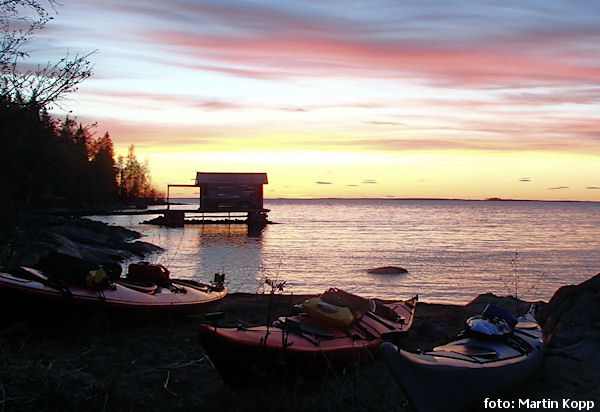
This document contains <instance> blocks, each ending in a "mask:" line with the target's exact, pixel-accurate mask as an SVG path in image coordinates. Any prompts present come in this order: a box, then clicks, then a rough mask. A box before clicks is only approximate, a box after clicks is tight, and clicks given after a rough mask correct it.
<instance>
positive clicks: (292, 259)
mask: <svg viewBox="0 0 600 412" xmlns="http://www.w3.org/2000/svg"><path fill="white" fill-rule="evenodd" d="M186 202H189V203H191V204H196V203H194V202H195V201H193V200H191V201H186ZM265 207H266V208H268V209H271V212H270V213H269V219H270V220H271V221H273V222H277V223H278V224H273V225H268V226H267V227H266V228H265V229H263V230H262V232H260V233H258V234H257V233H250V234H249V233H248V229H247V227H246V225H204V226H202V225H189V226H186V227H185V229H181V228H163V227H157V226H152V225H144V224H140V222H141V221H143V220H146V219H149V218H150V217H148V216H114V217H102V218H97V219H99V220H102V221H105V222H108V223H111V224H118V225H122V226H126V227H129V228H132V229H134V230H137V231H139V232H141V233H142V234H144V238H143V239H142V240H145V241H148V242H151V243H154V244H156V245H159V246H161V247H163V248H165V249H166V251H165V252H164V253H162V254H160V255H156V256H152V257H150V260H151V261H153V262H156V263H162V264H164V265H165V266H167V267H168V268H169V269H170V270H171V272H172V275H173V276H174V277H181V278H193V279H201V280H208V279H209V278H212V276H213V274H214V273H215V272H225V273H226V275H227V280H228V285H229V288H230V291H232V292H256V291H257V290H260V288H261V285H262V284H263V282H262V280H263V279H264V278H265V277H269V278H276V279H278V280H280V281H283V280H285V281H286V282H287V283H286V285H285V286H286V289H285V290H286V292H288V293H289V292H293V293H296V294H299V293H320V292H323V291H324V290H326V289H327V288H329V287H332V286H335V287H339V288H343V289H346V290H348V291H351V292H354V293H358V294H361V295H364V296H369V297H381V298H403V297H409V296H411V295H413V294H416V293H418V294H419V296H420V299H421V300H424V301H428V302H445V303H459V304H464V303H467V302H469V301H470V300H472V299H473V298H474V297H476V296H477V295H478V294H480V293H486V292H492V293H496V294H501V295H506V294H507V289H506V287H505V283H506V282H509V281H510V280H511V279H512V277H513V275H514V273H515V272H514V269H513V266H512V265H511V259H513V258H514V257H515V252H518V257H519V262H518V265H517V267H516V270H517V272H516V273H517V275H518V277H519V279H520V285H519V294H520V295H521V296H523V298H525V299H542V300H548V299H550V298H551V297H552V294H553V293H554V291H555V290H556V289H557V288H558V287H560V286H562V285H565V284H572V283H579V282H581V281H584V280H586V279H588V278H589V277H591V276H593V275H594V274H596V273H598V272H600V203H586V202H581V203H579V202H578V203H570V202H520V201H514V202H513V201H508V202H499V201H498V202H496V201H484V202H479V201H454V200H392V199H390V200H381V199H379V200H372V199H352V200H347V199H316V200H283V199H281V200H265ZM391 265H393V266H401V267H403V268H406V269H407V270H408V273H407V274H403V275H371V274H368V273H366V270H367V269H369V268H374V267H378V266H391ZM503 277H504V278H505V281H502V278H503ZM532 285H535V287H534V288H533V289H532V288H531V286H532Z"/></svg>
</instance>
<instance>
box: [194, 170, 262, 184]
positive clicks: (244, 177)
mask: <svg viewBox="0 0 600 412" xmlns="http://www.w3.org/2000/svg"><path fill="white" fill-rule="evenodd" d="M211 183H217V184H223V183H225V184H227V183H230V184H250V185H265V184H268V183H269V181H268V180H267V174H266V173H204V172H196V185H197V186H199V185H202V184H211Z"/></svg>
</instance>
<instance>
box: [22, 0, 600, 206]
mask: <svg viewBox="0 0 600 412" xmlns="http://www.w3.org/2000/svg"><path fill="white" fill-rule="evenodd" d="M61 4H62V6H59V7H58V9H57V14H56V15H55V18H54V20H53V21H51V22H50V23H49V24H48V25H47V26H46V28H45V29H44V30H43V31H41V32H39V33H38V34H37V35H36V37H35V41H32V42H31V43H30V45H29V49H30V55H31V58H30V59H29V60H28V61H29V62H30V63H31V62H35V63H42V64H43V63H45V62H46V61H47V60H48V59H53V60H55V59H57V58H60V57H63V56H65V55H66V54H67V53H68V54H69V55H70V56H73V55H75V54H77V53H86V52H90V51H93V50H97V53H96V54H94V55H93V56H92V57H91V60H92V61H93V63H94V76H93V78H91V79H88V80H86V81H85V82H84V83H83V84H82V85H81V87H80V89H79V91H78V92H77V93H75V94H73V95H70V96H69V100H66V101H64V102H63V104H62V106H63V107H62V108H57V109H55V113H56V114H57V115H64V113H65V111H69V110H70V111H72V115H73V116H77V119H78V120H80V121H81V122H83V123H84V124H87V123H93V122H97V123H98V127H97V129H96V130H97V133H98V134H99V135H100V134H103V133H104V132H105V131H108V132H109V133H110V135H111V137H112V139H113V141H114V143H115V147H116V149H117V152H118V153H120V154H125V153H126V151H127V147H128V146H129V145H130V144H131V143H133V144H135V147H136V153H137V155H138V158H140V159H146V158H147V159H148V160H149V162H150V166H151V170H152V177H153V181H154V182H155V183H156V186H157V187H158V188H159V189H163V190H165V189H166V184H167V183H181V184H188V183H192V180H193V178H194V177H195V172H196V171H203V172H267V173H268V176H269V185H267V186H265V196H266V197H271V198H275V197H384V198H385V197H397V198H413V197H428V198H429V197H435V198H438V197H441V198H467V199H482V198H488V197H502V198H517V199H556V200H567V199H568V200H595V201H600V17H599V16H600V2H597V1H545V0H544V1H542V0H540V1H527V0H519V1H419V2H408V1H399V0H385V1H384V0H382V1H375V0H366V1H351V2H349V1H324V2H323V1H297V2H291V1H273V0H266V1H200V0H195V1H194V0H189V1H185V0H173V1H164V0H145V1H134V0H114V1H113V0H108V1H107V0H102V1H100V0H75V1H72V0H63V1H61ZM187 193H190V192H187ZM185 194H186V193H182V195H185Z"/></svg>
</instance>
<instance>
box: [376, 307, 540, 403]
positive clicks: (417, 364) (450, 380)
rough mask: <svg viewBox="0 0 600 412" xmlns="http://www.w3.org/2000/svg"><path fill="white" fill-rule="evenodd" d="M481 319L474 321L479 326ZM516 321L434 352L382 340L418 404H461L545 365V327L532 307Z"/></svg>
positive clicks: (388, 357)
mask: <svg viewBox="0 0 600 412" xmlns="http://www.w3.org/2000/svg"><path fill="white" fill-rule="evenodd" d="M480 320H481V319H475V322H471V323H472V324H473V323H474V324H475V325H476V327H477V328H479V327H480V326H481V325H479V324H477V323H478V321H480ZM515 321H516V322H515V323H516V325H514V329H512V330H511V332H510V333H504V332H502V333H501V336H496V337H494V336H489V335H486V334H485V333H481V332H474V333H466V334H465V336H466V337H463V338H462V339H458V340H455V341H453V342H450V343H449V344H447V345H443V346H438V347H436V348H434V349H433V350H432V351H430V352H424V353H410V352H406V351H403V350H399V349H398V348H397V347H396V346H394V345H393V344H391V343H383V344H382V345H381V347H380V349H381V352H382V355H383V358H384V359H385V362H386V363H387V365H388V367H389V369H390V371H391V372H392V374H393V375H394V377H395V379H396V381H397V382H398V383H399V385H400V386H401V387H402V389H403V390H404V392H405V394H406V396H407V398H408V399H409V401H410V402H411V404H412V405H413V406H414V407H415V409H416V410H418V411H428V412H435V411H456V410H461V409H463V408H466V407H468V406H470V405H471V406H472V404H473V403H474V402H475V401H477V400H480V399H481V398H483V397H486V396H488V395H493V394H495V393H499V392H502V391H505V390H507V389H509V388H510V387H511V386H513V385H516V384H518V383H519V382H521V381H523V380H524V379H525V378H526V377H528V376H529V375H530V374H531V373H533V372H534V371H535V370H536V369H537V367H538V366H539V365H540V363H541V360H542V352H543V340H542V331H541V329H540V327H539V325H538V324H537V322H536V320H535V317H534V314H533V311H530V312H529V313H527V314H526V315H524V316H523V317H520V318H517V319H515ZM491 326H492V327H494V326H493V325H491ZM479 329H481V328H479ZM481 405H483V403H482V404H481ZM481 405H480V406H481ZM481 407H482V408H483V406H481Z"/></svg>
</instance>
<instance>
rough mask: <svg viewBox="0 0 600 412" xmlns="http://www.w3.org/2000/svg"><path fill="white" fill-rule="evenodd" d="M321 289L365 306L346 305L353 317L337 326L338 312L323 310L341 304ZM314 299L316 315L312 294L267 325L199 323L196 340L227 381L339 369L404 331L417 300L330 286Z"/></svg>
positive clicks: (371, 355) (373, 352) (375, 353)
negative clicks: (367, 295)
mask: <svg viewBox="0 0 600 412" xmlns="http://www.w3.org/2000/svg"><path fill="white" fill-rule="evenodd" d="M332 291H334V293H333V294H332V293H331V292H332ZM327 293H329V294H330V297H331V295H338V296H340V294H341V296H342V297H348V296H350V297H351V299H355V298H358V299H364V301H366V302H368V305H369V306H368V308H366V310H364V309H365V308H363V310H362V311H361V310H360V309H359V310H356V307H354V308H352V307H351V308H349V309H350V312H354V316H355V319H354V320H353V321H351V322H350V324H349V325H347V326H343V325H341V324H340V323H341V322H342V321H341V320H340V318H339V317H338V318H336V319H334V320H333V321H331V320H328V319H326V317H327V315H328V314H333V315H334V317H335V316H337V315H338V314H339V313H341V312H344V310H338V311H337V312H335V309H336V307H337V308H338V309H339V308H342V309H346V308H347V307H346V306H341V304H343V302H340V301H339V300H338V301H337V302H336V299H335V298H334V299H331V298H329V299H325V298H324V297H325V295H326V294H327ZM316 299H319V301H318V302H317V305H321V308H320V309H318V310H322V313H320V314H318V315H317V316H315V313H314V305H313V304H314V302H311V301H314V299H311V300H309V301H307V302H305V304H303V305H302V306H303V308H302V309H301V310H302V312H301V313H300V314H299V315H297V316H292V317H287V318H279V320H278V321H276V322H275V323H274V324H273V325H271V326H269V327H267V326H256V327H238V328H220V327H216V326H215V325H208V324H203V325H201V327H200V339H201V341H202V344H203V346H204V348H205V350H206V352H207V354H208V356H209V357H210V359H211V361H212V362H213V364H214V365H215V367H216V368H217V369H218V370H219V372H220V373H221V375H222V377H223V378H224V379H225V380H227V381H229V382H234V383H237V382H243V381H248V380H250V379H253V378H252V373H251V372H255V373H259V374H260V373H263V372H265V373H270V372H272V370H273V369H277V371H278V372H283V373H284V374H285V375H288V374H294V373H297V372H306V371H321V372H322V371H324V370H327V369H332V370H336V371H339V370H342V369H343V368H345V367H347V366H349V365H351V364H357V363H370V362H371V361H372V360H373V359H374V358H375V357H377V356H378V354H379V345H381V343H383V342H385V341H395V340H396V339H397V338H399V337H401V336H403V335H405V334H406V332H407V331H408V330H409V328H410V327H411V325H412V323H413V319H414V313H415V306H416V303H417V297H414V298H411V299H408V300H404V301H394V302H384V301H380V300H370V299H365V298H361V297H359V296H356V295H351V294H349V293H347V292H344V291H340V290H339V289H330V290H329V291H328V292H326V293H325V294H323V295H322V296H321V298H316ZM320 299H325V300H327V302H322V301H321V300H320ZM342 300H344V299H342ZM355 300H356V299H355ZM331 302H336V303H339V304H340V305H336V304H335V303H331ZM305 309H308V312H310V315H309V314H307V313H305V312H306V310H305ZM357 312H358V313H357ZM342 317H343V316H342Z"/></svg>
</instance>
